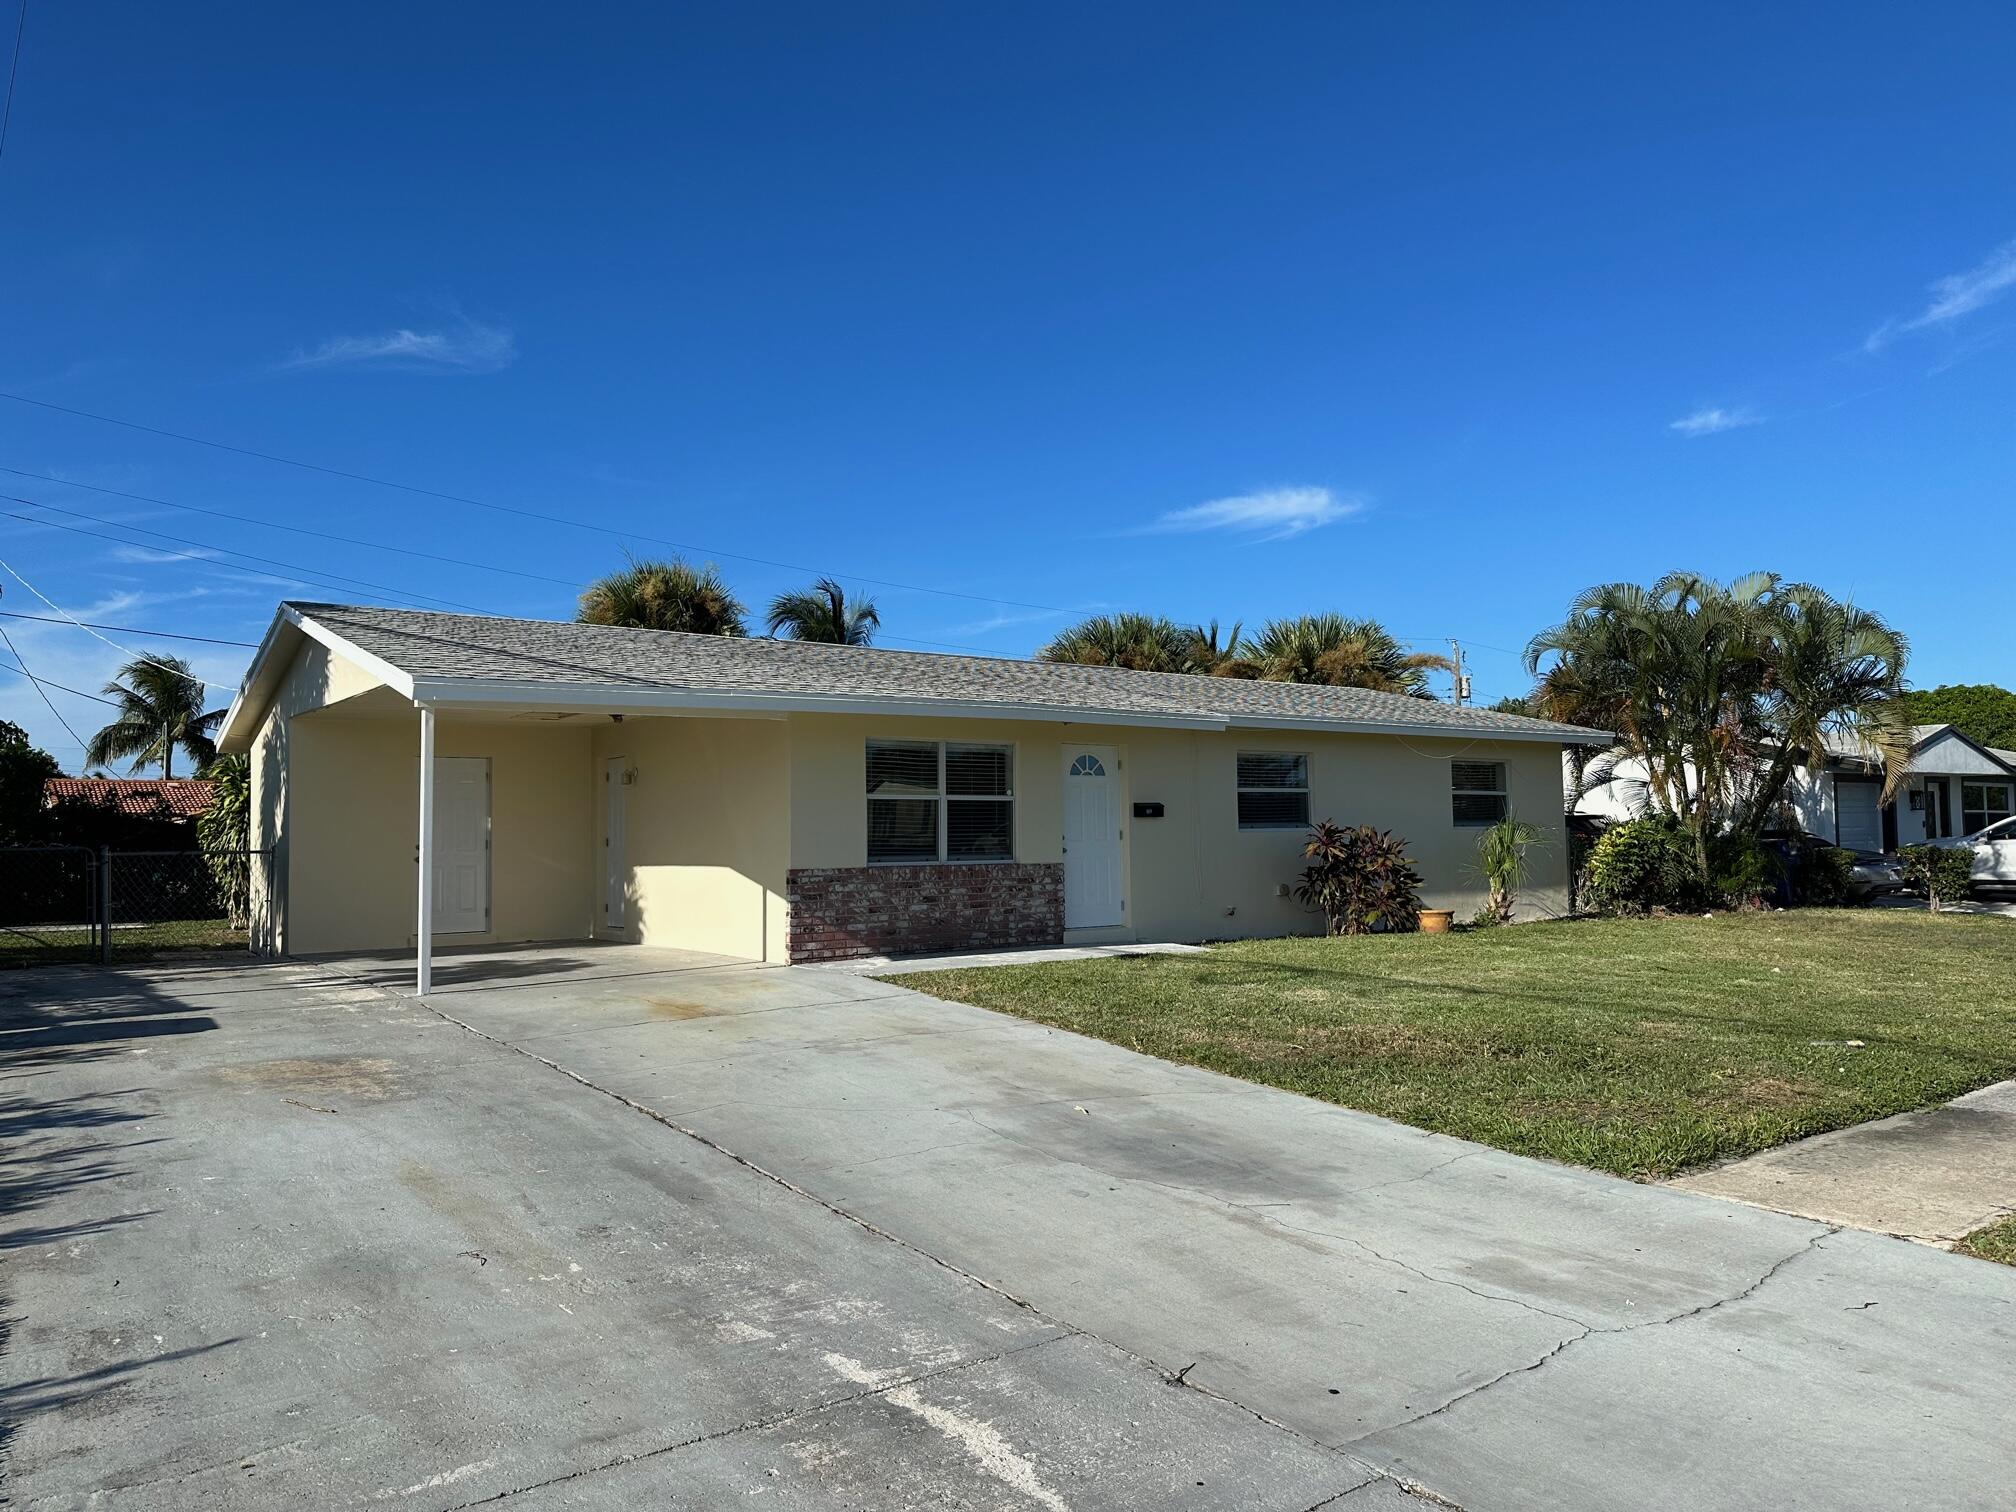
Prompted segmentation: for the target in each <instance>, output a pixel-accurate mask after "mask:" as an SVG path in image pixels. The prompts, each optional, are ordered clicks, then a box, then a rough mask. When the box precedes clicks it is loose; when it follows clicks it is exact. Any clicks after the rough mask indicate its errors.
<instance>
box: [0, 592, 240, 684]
mask: <svg viewBox="0 0 2016 1512" xmlns="http://www.w3.org/2000/svg"><path fill="white" fill-rule="evenodd" d="M0 618H5V619H18V620H33V621H35V623H36V624H38V625H84V626H86V627H87V628H89V629H92V630H117V631H118V632H119V633H120V634H122V635H151V636H155V637H157V638H159V639H161V640H186V641H201V642H203V644H204V645H206V646H245V647H248V648H251V649H254V650H256V649H257V648H258V645H259V643H258V642H257V641H241V640H222V639H220V638H219V637H217V636H214V635H185V634H184V633H182V632H181V631H180V630H141V629H139V628H137V627H136V626H133V625H108V624H105V623H103V622H102V621H99V620H66V619H57V618H56V617H55V616H54V615H53V614H23V613H22V612H21V611H20V610H18V609H0ZM44 680H45V681H46V680H47V679H44ZM49 686H50V687H52V688H57V687H62V684H61V683H50V684H49ZM64 691H65V692H69V693H74V692H76V691H77V690H76V689H75V688H66V689H64ZM90 696H91V695H90V694H88V693H86V694H85V695H84V697H86V698H89V697H90Z"/></svg>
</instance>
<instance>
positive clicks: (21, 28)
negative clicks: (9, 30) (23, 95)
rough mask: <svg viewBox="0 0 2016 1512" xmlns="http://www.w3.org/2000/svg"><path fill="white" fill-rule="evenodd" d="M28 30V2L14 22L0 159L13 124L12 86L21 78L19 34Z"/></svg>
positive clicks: (0, 123)
mask: <svg viewBox="0 0 2016 1512" xmlns="http://www.w3.org/2000/svg"><path fill="white" fill-rule="evenodd" d="M27 30H28V0H21V14H20V15H19V16H18V17H16V18H15V21H14V61H13V62H11V63H9V64H8V65H7V107H6V109H5V110H4V111H0V157H5V156H6V155H7V128H8V127H9V126H11V125H12V124H13V123H14V84H15V81H16V80H18V79H19V78H20V77H21V34H22V33H23V32H25V31H27Z"/></svg>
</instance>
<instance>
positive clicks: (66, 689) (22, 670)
mask: <svg viewBox="0 0 2016 1512" xmlns="http://www.w3.org/2000/svg"><path fill="white" fill-rule="evenodd" d="M14 654H15V655H16V656H19V655H20V654H21V653H20V652H18V651H16V652H15V653H14ZM0 672H18V673H19V674H20V675H21V676H23V677H25V678H27V679H28V681H30V682H39V683H47V684H48V685H49V686H50V687H52V688H55V689H56V690H57V691H58V692H62V693H69V694H72V695H74V696H75V697H78V698H88V699H90V700H91V702H93V703H100V704H103V705H105V707H106V708H108V709H116V708H118V707H119V705H118V704H116V703H114V702H113V701H112V700H111V699H109V698H100V697H99V696H98V695H97V694H96V693H86V692H85V691H84V690H83V689H82V688H73V687H71V686H69V685H68V684H67V683H59V682H57V681H55V680H54V679H53V678H48V677H37V676H36V675H35V674H34V673H33V672H30V671H29V670H28V669H27V668H26V667H10V666H8V665H7V663H6V662H0ZM71 733H72V734H73V735H74V734H75V733H76V731H74V730H73V731H71Z"/></svg>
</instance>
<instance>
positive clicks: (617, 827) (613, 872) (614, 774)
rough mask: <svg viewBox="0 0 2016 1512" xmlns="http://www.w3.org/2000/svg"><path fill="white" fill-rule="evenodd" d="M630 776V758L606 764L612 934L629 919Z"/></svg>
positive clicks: (606, 888) (605, 920)
mask: <svg viewBox="0 0 2016 1512" xmlns="http://www.w3.org/2000/svg"><path fill="white" fill-rule="evenodd" d="M629 775H630V758H629V757H627V756H611V757H610V758H609V759H608V760H607V761H605V762H603V763H602V927H603V928H604V929H609V930H620V929H623V928H625V927H626V926H627V923H628V919H629V901H630V861H629V855H628V846H627V843H626V834H627V831H628V827H629V819H630V797H629V795H630V784H629Z"/></svg>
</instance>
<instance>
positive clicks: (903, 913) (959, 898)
mask: <svg viewBox="0 0 2016 1512" xmlns="http://www.w3.org/2000/svg"><path fill="white" fill-rule="evenodd" d="M785 894H786V896H787V897H788V898H789V900H790V903H791V933H790V950H791V959H792V960H793V961H841V960H846V959H848V958H849V957H851V956H864V955H898V954H907V953H916V952H922V951H934V950H977V949H985V948H988V947H1000V946H1007V945H1055V944H1058V943H1060V942H1061V941H1062V940H1063V938H1064V868H1063V866H1062V864H1060V863H1058V862H1054V861H1045V862H995V863H993V864H990V865H984V866H956V865H954V866H808V867H794V868H793V869H792V870H791V872H790V873H789V874H788V876H787V877H786V878H785Z"/></svg>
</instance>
